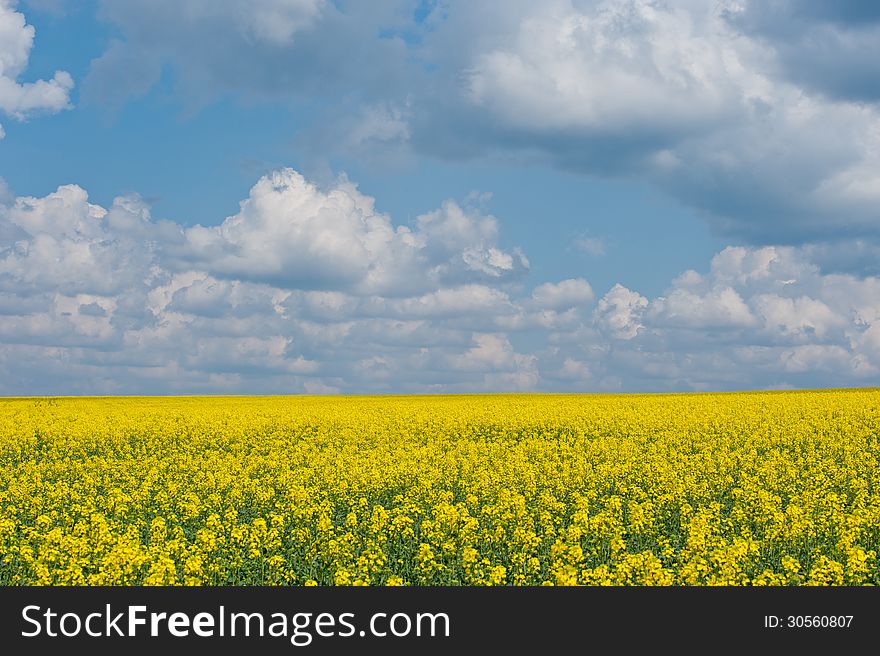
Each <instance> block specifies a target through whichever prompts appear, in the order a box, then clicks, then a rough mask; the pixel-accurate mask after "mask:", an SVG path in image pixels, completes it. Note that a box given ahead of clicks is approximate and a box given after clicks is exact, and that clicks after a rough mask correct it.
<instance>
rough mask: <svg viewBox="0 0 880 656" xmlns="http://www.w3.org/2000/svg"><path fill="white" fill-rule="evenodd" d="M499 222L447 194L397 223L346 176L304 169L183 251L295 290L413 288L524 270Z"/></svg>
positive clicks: (188, 240) (218, 267)
mask: <svg viewBox="0 0 880 656" xmlns="http://www.w3.org/2000/svg"><path fill="white" fill-rule="evenodd" d="M497 239H498V227H497V221H496V220H495V219H494V218H493V217H491V216H482V215H479V214H476V213H474V212H469V211H466V210H464V209H462V208H461V207H460V206H459V205H458V204H457V203H455V202H454V201H447V202H446V203H444V204H443V206H442V207H441V208H440V209H438V210H437V211H435V212H432V213H429V214H426V215H424V216H420V217H418V218H417V220H416V224H415V226H413V227H408V226H397V227H395V226H393V225H392V222H391V219H390V217H388V216H387V215H385V214H382V213H379V212H377V211H376V210H375V207H374V201H373V199H372V198H370V197H368V196H365V195H363V194H361V193H360V192H359V191H358V189H357V187H356V186H355V185H353V184H351V183H350V182H348V181H346V180H341V181H340V182H339V183H338V184H337V185H336V186H334V187H333V188H331V189H329V190H327V191H322V190H320V189H318V188H317V187H316V186H315V185H314V184H311V183H309V182H308V181H306V180H305V178H303V177H302V175H300V174H299V173H297V172H296V171H293V170H292V169H282V170H280V171H276V172H274V173H272V174H271V175H268V176H264V177H263V178H261V179H260V181H259V182H257V184H256V185H254V187H253V188H252V189H251V192H250V196H249V197H248V199H247V200H245V201H243V202H242V203H241V211H240V212H239V213H238V214H236V215H234V216H231V217H229V218H227V219H226V220H225V221H224V222H223V223H222V224H221V225H219V226H216V227H204V226H195V227H193V228H189V229H187V230H186V231H185V235H184V241H183V242H182V243H181V244H180V246H179V248H178V249H177V259H178V261H179V262H180V263H186V264H188V265H191V266H194V267H201V268H203V269H204V270H206V271H208V272H209V273H212V274H214V275H217V276H220V277H228V278H240V279H243V280H252V281H258V282H264V283H268V284H273V285H275V286H278V287H282V288H293V289H316V290H317V289H334V290H345V291H354V292H357V293H359V294H365V293H375V294H383V295H392V296H393V295H398V294H412V293H414V292H419V291H422V292H424V291H429V290H432V289H437V288H438V287H440V286H444V285H445V286H448V285H450V284H453V283H458V284H465V283H475V282H479V281H487V280H494V281H498V282H504V281H508V280H511V279H514V278H516V277H518V276H520V275H522V274H523V273H524V272H525V271H526V270H527V269H528V260H527V259H526V258H525V256H524V255H523V254H522V253H521V252H519V251H516V250H514V251H512V252H506V251H504V250H503V249H501V248H500V247H499V246H498V244H497Z"/></svg>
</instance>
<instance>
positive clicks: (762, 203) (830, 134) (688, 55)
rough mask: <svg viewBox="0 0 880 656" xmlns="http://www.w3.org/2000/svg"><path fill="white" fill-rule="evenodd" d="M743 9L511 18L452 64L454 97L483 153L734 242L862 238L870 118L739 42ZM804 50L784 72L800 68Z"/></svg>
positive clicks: (879, 220) (562, 5)
mask: <svg viewBox="0 0 880 656" xmlns="http://www.w3.org/2000/svg"><path fill="white" fill-rule="evenodd" d="M746 4H747V6H742V5H740V4H739V3H734V2H723V3H699V2H684V1H683V2H674V3H655V2H649V1H648V0H625V1H606V2H594V3H571V2H563V1H559V2H551V3H546V4H545V3H542V4H541V5H540V6H538V5H535V6H532V7H531V8H530V9H521V10H519V13H515V16H516V18H515V19H514V20H509V21H507V23H506V26H507V28H506V31H504V32H502V33H501V34H496V35H494V38H492V39H491V40H487V41H486V42H483V43H482V44H480V42H479V41H477V43H478V44H480V45H478V46H475V47H473V48H471V49H470V50H469V51H468V52H469V59H468V61H467V63H466V64H463V67H464V71H465V73H466V77H465V80H466V82H465V84H464V86H463V88H462V95H463V97H464V98H465V99H466V101H468V102H469V103H470V104H471V105H472V107H473V108H474V109H475V110H478V113H475V114H473V116H472V118H470V119H468V120H472V121H476V120H480V119H479V117H480V116H481V115H483V116H485V117H487V123H489V124H494V127H492V128H491V129H486V130H484V134H485V135H486V139H488V142H486V143H485V147H486V148H499V147H501V148H512V149H528V150H531V151H534V150H535V149H537V150H538V151H539V152H542V153H544V155H545V156H546V157H548V158H549V159H550V160H551V161H554V162H555V163H556V164H558V165H560V166H563V167H566V168H572V169H575V170H580V171H583V172H586V173H601V174H608V173H611V174H616V175H626V176H634V177H638V178H641V179H644V180H649V181H652V182H654V183H655V184H657V185H659V186H661V187H662V188H664V189H665V190H667V191H668V192H670V193H672V194H673V195H675V196H677V197H678V198H680V199H682V200H684V201H686V202H687V203H689V204H691V205H693V206H695V207H697V208H699V209H701V210H703V211H704V212H705V213H706V215H707V216H709V217H710V218H711V220H712V221H713V223H714V224H715V226H716V227H717V228H718V229H720V230H723V231H725V232H727V233H729V234H732V235H735V236H737V237H740V238H746V239H749V240H753V241H756V242H765V243H766V242H775V243H799V242H804V241H823V240H827V239H829V238H831V237H833V236H835V235H836V236H840V234H841V233H846V234H848V235H849V236H860V235H861V236H865V235H870V236H871V238H872V239H876V238H877V237H878V236H880V214H878V212H877V206H878V204H877V201H878V199H880V198H878V195H877V194H878V191H877V190H878V189H880V184H878V179H880V178H878V176H880V160H878V156H877V153H878V146H880V143H878V141H877V140H878V138H880V110H878V108H877V107H876V106H874V105H866V104H864V103H863V102H860V101H862V100H864V98H849V97H845V96H835V97H829V95H828V94H825V93H811V90H810V88H805V86H804V85H803V84H801V82H800V81H799V80H798V79H796V78H795V77H793V76H792V75H790V74H788V73H786V72H785V71H784V70H783V69H784V68H785V67H784V65H783V64H781V63H780V61H781V59H784V57H785V56H786V55H785V52H784V48H783V45H782V43H781V42H780V41H779V40H778V39H775V38H771V39H768V38H763V37H762V36H761V34H760V33H759V32H760V31H759V30H757V28H755V29H747V26H748V25H750V23H751V21H750V20H749V19H747V17H748V16H750V15H751V13H756V14H758V13H762V12H763V11H764V8H765V4H766V3H751V4H749V3H746ZM789 4H792V5H795V4H798V3H789ZM752 5H758V6H759V8H758V9H755V10H754V11H752V9H751V7H752ZM452 11H460V12H462V13H464V14H468V13H471V12H472V10H469V9H467V8H465V7H462V6H461V5H457V4H456V5H455V9H450V13H451V12H452ZM793 11H795V13H796V11H797V10H796V9H795V10H793ZM790 13H791V12H789V14H786V15H790ZM850 26H851V27H852V24H850ZM829 29H831V28H829ZM835 29H836V28H835ZM865 29H866V30H867V29H868V28H865ZM871 30H876V27H873V28H871ZM853 31H854V33H853V34H851V35H849V36H847V35H843V36H840V41H841V42H842V43H845V44H846V47H847V48H850V49H851V50H852V52H853V53H857V55H856V54H854V55H853V57H855V56H859V57H861V58H862V59H863V60H864V61H871V62H872V61H874V60H876V57H872V56H871V53H872V52H873V50H874V49H876V48H874V46H873V45H871V46H868V45H867V44H868V43H869V42H871V43H873V44H876V39H873V40H872V39H871V37H870V36H869V35H868V34H867V33H866V32H865V31H864V30H862V31H860V32H858V34H855V31H856V28H853ZM870 33H871V34H873V31H871V32H870ZM847 34H849V33H847ZM489 44H491V45H489ZM828 47H829V48H832V47H835V46H834V45H833V44H832V45H829V46H828ZM841 47H843V46H841ZM805 50H807V47H806V45H803V46H801V47H800V49H799V50H798V51H797V52H798V57H797V58H798V60H799V63H798V65H797V68H798V70H804V71H812V70H813V69H812V68H811V67H809V66H804V65H803V62H802V61H800V60H801V59H802V57H801V56H800V54H801V53H802V52H803V51H805ZM844 68H846V67H844ZM834 70H838V67H834ZM847 70H848V69H847ZM838 79H839V78H838ZM873 86H877V84H876V80H875V81H874V85H873ZM878 88H880V87H878ZM467 137H468V138H473V134H472V133H467Z"/></svg>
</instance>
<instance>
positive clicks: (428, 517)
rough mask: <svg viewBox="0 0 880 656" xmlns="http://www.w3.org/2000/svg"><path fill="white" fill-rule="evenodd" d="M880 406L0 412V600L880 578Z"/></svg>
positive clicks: (300, 404) (271, 403) (679, 401)
mask: <svg viewBox="0 0 880 656" xmlns="http://www.w3.org/2000/svg"><path fill="white" fill-rule="evenodd" d="M878 458H880V390H876V389H875V390H841V391H837V390H831V391H816V392H772V393H742V394H693V395H688V394H681V395H560V396H557V395H492V396H435V397H430V396H422V397H400V396H399V397H336V398H334V397H230V398H219V397H213V398H116V399H112V398H66V399H33V398H22V399H6V400H0V465H2V466H0V584H5V585H21V584H72V585H104V584H112V585H132V584H186V585H244V584H258V585H262V584H265V585H315V584H318V585H328V584H329V585H332V584H336V585H352V584H353V585H361V584H369V585H383V584H384V585H425V584H427V585H437V584H465V585H537V584H555V585H573V584H590V585H595V584H601V585H605V584H613V585H677V584H684V585H715V584H722V585H801V584H817V585H828V584H830V585H864V584H877V583H878V582H880V569H878V564H877V552H878V551H880V462H878Z"/></svg>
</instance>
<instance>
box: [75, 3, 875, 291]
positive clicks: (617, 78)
mask: <svg viewBox="0 0 880 656" xmlns="http://www.w3.org/2000/svg"><path fill="white" fill-rule="evenodd" d="M831 4H833V5H834V6H835V7H837V5H840V7H839V8H836V9H835V8H828V6H829V5H828V3H818V2H813V1H812V0H774V1H773V2H769V3H768V2H752V1H751V0H723V1H722V2H713V3H707V2H697V1H695V0H677V1H675V2H663V3H659V2H654V1H652V0H590V1H586V2H580V1H579V2H574V1H572V0H549V1H548V2H541V3H534V2H526V1H524V0H506V1H504V2H501V1H499V0H486V1H485V2H479V3H475V2H470V1H464V0H446V1H445V2H442V3H430V4H427V5H425V4H417V3H415V2H412V1H410V0H385V1H383V2H378V3H370V5H369V7H367V6H366V5H364V4H363V3H355V2H339V3H330V2H321V1H319V0H297V1H287V2H280V1H275V0H263V1H262V2H258V3H245V2H239V1H238V0H236V1H235V2H224V3H209V2H194V3H187V6H186V7H185V8H181V7H180V5H179V3H173V2H168V1H166V0H162V1H161V2H147V1H146V0H125V1H114V2H104V3H102V5H101V6H102V9H101V16H102V17H103V18H104V19H105V20H107V21H108V22H110V23H112V24H113V25H114V26H115V27H116V28H117V29H118V32H119V35H120V38H119V39H118V40H117V41H115V42H113V43H111V44H110V45H109V46H108V49H107V51H106V52H105V53H104V55H103V56H102V57H100V58H99V59H97V60H96V61H95V62H94V63H93V66H92V69H91V71H90V73H89V76H88V79H87V81H86V87H87V89H86V91H87V95H90V96H91V97H93V98H97V99H99V100H101V102H102V103H103V104H107V103H110V104H112V103H113V101H114V100H118V101H120V102H121V101H122V100H123V99H124V98H126V97H129V96H131V95H137V94H138V93H142V92H143V91H145V90H146V89H148V88H150V87H151V86H152V85H153V84H155V83H156V82H157V81H158V80H159V77H160V75H159V74H160V72H161V70H163V67H168V68H169V69H170V70H172V71H173V72H174V74H175V75H174V79H175V80H176V82H177V85H178V90H179V93H180V95H181V97H182V98H184V99H185V100H186V102H188V103H190V104H192V105H195V106H199V105H200V104H201V103H205V102H208V101H210V100H212V99H215V98H217V97H220V96H222V95H223V94H227V93H232V94H238V95H240V96H241V97H244V98H247V99H248V100H249V101H254V100H259V99H274V100H282V101H284V102H291V101H294V102H298V103H304V104H307V105H308V104H311V105H312V106H315V103H318V104H320V113H321V116H322V119H321V120H318V121H315V125H313V126H312V127H311V128H309V129H310V131H311V132H313V134H311V135H310V136H304V135H299V138H300V143H305V144H311V145H312V148H313V150H315V151H316V152H329V151H334V150H338V149H343V150H345V151H347V152H348V153H349V154H354V155H355V156H358V157H361V158H367V159H370V158H372V157H375V156H376V153H379V152H385V150H386V149H389V151H390V152H393V153H398V154H399V153H400V152H401V150H402V149H406V148H409V149H411V151H412V152H416V153H419V154H427V155H435V156H441V157H479V156H485V155H491V154H494V153H497V152H499V151H501V152H505V153H508V154H510V153H515V154H516V155H517V156H518V157H524V158H526V159H529V158H530V159H532V160H535V161H538V162H540V163H543V164H547V163H549V164H551V165H554V166H558V167H563V168H566V169H569V170H574V171H577V172H581V173H584V174H588V175H595V174H599V175H613V176H619V177H626V178H634V179H638V180H642V181H647V182H649V183H652V184H654V185H656V186H658V187H659V188H662V189H663V190H665V191H666V192H667V193H669V194H671V195H672V196H674V197H675V198H677V199H679V200H681V201H683V202H684V203H686V204H688V205H690V206H692V207H695V208H697V209H699V210H700V211H701V213H702V214H703V215H704V216H705V217H706V218H707V220H709V221H710V222H711V223H712V225H713V227H714V228H715V229H716V230H718V231H720V232H723V233H725V234H728V235H730V236H731V237H732V239H733V240H735V241H745V242H748V243H753V244H758V245H761V244H770V243H776V244H783V243H785V244H794V245H800V244H804V243H814V244H824V243H827V244H831V245H832V246H833V245H834V244H835V243H839V242H840V240H843V239H845V240H862V241H863V242H865V243H867V244H869V246H870V248H874V247H876V245H877V244H878V242H880V214H878V210H877V208H878V206H880V202H878V201H880V195H878V194H880V191H878V190H880V154H878V153H880V107H878V102H877V101H878V98H880V83H878V78H877V65H876V62H877V61H880V58H878V57H877V54H878V53H877V43H878V39H877V38H876V36H877V30H878V29H880V21H878V20H877V18H876V11H874V10H872V9H871V8H870V7H868V8H865V7H866V5H865V4H864V3H831ZM869 4H870V3H869ZM417 9H418V11H417ZM417 16H418V18H416V17H417ZM377 35H381V36H380V37H377ZM340 43H344V44H345V47H344V48H340V47H339V45H338V44H340ZM123 71H124V72H126V74H125V75H121V72H123ZM131 71H134V72H135V74H129V73H130V72H131ZM328 99H332V100H333V102H332V103H327V102H326V101H327V100H328ZM327 104H330V105H333V106H335V107H338V108H339V109H338V110H336V112H335V114H334V112H332V111H331V112H327V111H326V107H325V105H327ZM583 247H584V248H585V249H586V251H587V252H589V253H597V252H599V251H601V244H599V243H596V242H584V245H583ZM870 248H869V250H870ZM470 259H471V262H472V263H473V264H474V266H477V267H482V268H483V269H484V270H485V271H487V272H488V271H492V270H498V269H499V268H501V269H503V268H504V267H506V266H507V264H508V261H507V260H506V259H505V258H503V257H498V254H494V253H491V252H489V251H484V252H480V253H476V254H473V255H472V256H470ZM865 266H866V267H870V263H869V262H868V261H867V260H866V264H865ZM868 271H869V270H868V269H862V272H868ZM352 275H353V274H352Z"/></svg>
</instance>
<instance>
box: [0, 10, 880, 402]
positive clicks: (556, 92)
mask: <svg viewBox="0 0 880 656" xmlns="http://www.w3.org/2000/svg"><path fill="white" fill-rule="evenodd" d="M877 61H880V13H878V12H877V11H876V9H875V5H874V4H873V3H864V2H844V3H835V4H834V7H833V8H832V7H830V6H829V5H827V3H819V2H813V1H810V0H775V1H774V2H769V3H768V2H761V3H758V2H749V1H743V0H741V1H738V2H733V1H732V0H731V1H723V2H720V3H708V4H707V3H703V2H696V1H689V0H681V1H679V2H668V3H662V4H660V3H653V2H648V1H646V0H626V1H625V0H615V1H610V0H609V1H605V2H594V1H587V0H581V1H578V0H552V1H549V2H546V3H530V2H519V1H506V2H501V1H495V0H483V1H481V2H464V1H461V0H438V1H437V2H416V1H410V0H380V1H378V2H375V3H358V2H354V1H353V0H339V1H337V2H330V1H329V0H262V1H259V2H237V1H230V2H226V3H214V2H209V1H207V0H190V1H188V2H184V3H180V2H170V0H168V1H166V0H151V1H149V2H148V1H147V0H125V1H122V0H117V1H115V2H109V1H107V2H105V1H103V0H97V1H95V2H67V1H65V0H22V1H21V2H14V1H12V0H0V125H2V133H0V134H2V135H3V138H2V139H0V178H2V180H3V186H2V187H0V373H2V377H0V380H2V382H0V393H7V394H31V393H33V394H42V393H50V394H70V393H178V392H180V393H201V392H205V393H213V392H234V393H248V392H269V393H287V392H290V393H300V392H312V393H324V392H398V391H399V392H419V391H425V392H456V391H465V392H467V391H512V390H523V391H528V390H539V391H667V390H714V389H754V388H790V387H821V386H865V385H877V384H878V383H880V280H878V278H877V277H876V276H877V274H878V273H880V271H878V269H880V267H878V266H877V262H878V261H880V258H878V257H877V256H878V255H880V248H878V243H880V210H878V207H880V202H878V201H880V155H878V153H880V67H878V65H877V64H876V63H875V62H877Z"/></svg>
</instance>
